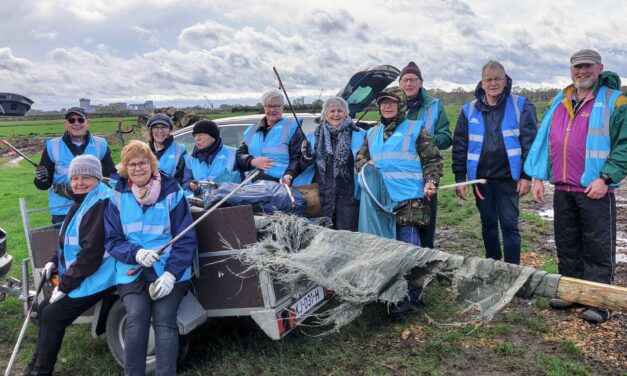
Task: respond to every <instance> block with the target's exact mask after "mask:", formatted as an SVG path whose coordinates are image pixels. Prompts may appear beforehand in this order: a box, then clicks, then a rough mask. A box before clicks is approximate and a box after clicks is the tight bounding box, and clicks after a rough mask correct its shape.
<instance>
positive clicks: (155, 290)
mask: <svg viewBox="0 0 627 376" xmlns="http://www.w3.org/2000/svg"><path fill="white" fill-rule="evenodd" d="M174 282H176V277H174V275H172V273H170V272H163V274H162V275H161V277H159V278H157V280H156V281H154V282H153V283H151V284H150V287H148V292H149V293H150V298H151V299H152V300H159V299H161V298H164V297H166V296H168V295H169V294H170V293H171V292H172V289H173V288H174Z"/></svg>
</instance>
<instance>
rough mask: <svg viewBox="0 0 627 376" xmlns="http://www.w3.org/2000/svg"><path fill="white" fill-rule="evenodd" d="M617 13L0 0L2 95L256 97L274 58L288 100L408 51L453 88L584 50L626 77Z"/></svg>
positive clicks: (565, 75)
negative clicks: (499, 66) (498, 67)
mask: <svg viewBox="0 0 627 376" xmlns="http://www.w3.org/2000/svg"><path fill="white" fill-rule="evenodd" d="M625 15H627V2H625V1H616V0H611V1H610V0H595V1H594V2H590V1H581V0H570V1H564V0H558V1H548V0H527V1H519V2H510V1H507V2H505V1H503V2H499V1H495V0H491V1H484V0H481V1H480V0H477V1H474V0H473V1H460V0H388V1H386V0H383V1H382V0H359V1H338V0H331V1H327V0H317V1H300V0H292V1H289V2H288V1H272V0H266V1H248V0H237V1H201V0H185V1H180V0H132V1H131V0H2V1H1V4H0V20H1V21H0V77H1V80H0V92H4V91H8V92H16V93H20V94H23V95H26V96H28V97H30V98H31V99H33V100H34V101H35V104H34V106H33V108H37V109H58V108H61V107H67V106H72V105H77V104H78V98H81V97H86V98H90V99H92V103H109V102H116V101H123V102H128V103H137V102H143V101H145V100H153V101H155V102H156V104H157V105H159V106H163V105H168V104H174V105H194V104H199V105H202V106H206V105H207V101H206V100H205V98H204V97H205V96H206V97H207V98H209V100H210V101H211V102H213V103H214V104H216V105H218V104H221V103H256V102H257V101H258V98H259V97H260V95H261V94H262V93H263V92H264V91H266V90H268V89H270V88H273V87H276V86H277V84H276V79H275V77H274V75H273V73H272V67H273V66H276V67H277V69H278V70H279V72H280V73H281V75H282V78H283V81H284V83H285V86H286V87H287V89H288V92H289V94H290V97H296V96H301V95H304V96H307V97H308V99H315V98H317V97H318V95H319V93H320V90H321V89H324V90H323V94H322V96H323V98H325V97H328V96H330V95H333V94H335V93H336V92H337V91H338V90H339V89H340V88H341V87H343V86H344V84H345V83H346V81H347V80H348V78H349V77H350V75H351V74H352V73H354V72H356V71H357V70H359V69H361V68H365V67H372V66H375V65H380V64H392V65H394V66H396V67H398V68H399V69H400V68H402V67H403V66H404V65H405V64H406V63H407V62H408V61H410V60H413V61H415V62H416V63H417V64H418V65H419V66H420V68H421V70H422V72H423V77H424V79H425V86H426V87H427V88H436V87H437V88H441V89H445V90H450V89H452V88H455V87H459V86H461V87H464V88H471V87H474V85H475V84H476V82H477V81H478V80H479V77H480V69H481V66H482V64H483V63H485V62H486V61H487V60H488V59H497V60H500V61H501V62H502V63H503V64H504V65H505V68H506V70H507V71H508V74H509V75H510V76H511V77H512V78H513V79H514V84H515V85H520V86H524V87H530V88H534V87H561V86H565V85H566V84H568V83H569V71H568V66H569V64H568V59H569V57H570V55H571V54H572V53H573V52H574V51H576V50H577V49H581V48H594V49H597V50H598V51H599V52H601V54H602V56H603V60H604V64H605V68H606V69H607V70H612V71H614V72H617V73H618V74H619V75H620V76H621V78H622V80H623V84H625V81H627V37H625V36H626V35H627V26H625V25H627V22H625ZM621 25H622V26H621Z"/></svg>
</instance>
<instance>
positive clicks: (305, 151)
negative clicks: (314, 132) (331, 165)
mask: <svg viewBox="0 0 627 376" xmlns="http://www.w3.org/2000/svg"><path fill="white" fill-rule="evenodd" d="M300 152H301V153H302V154H303V158H305V159H306V160H308V161H310V160H311V158H312V156H311V153H310V152H309V141H307V140H303V143H302V144H300Z"/></svg>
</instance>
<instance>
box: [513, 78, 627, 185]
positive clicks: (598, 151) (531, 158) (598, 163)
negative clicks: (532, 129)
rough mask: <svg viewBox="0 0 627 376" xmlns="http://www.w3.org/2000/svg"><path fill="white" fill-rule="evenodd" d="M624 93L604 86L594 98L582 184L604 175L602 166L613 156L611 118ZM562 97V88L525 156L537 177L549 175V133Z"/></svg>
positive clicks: (526, 163) (531, 171) (526, 164)
mask: <svg viewBox="0 0 627 376" xmlns="http://www.w3.org/2000/svg"><path fill="white" fill-rule="evenodd" d="M621 95H622V91H619V90H613V89H610V88H608V87H607V86H601V88H600V89H599V91H598V92H597V95H596V98H595V99H594V105H593V106H592V111H591V112H590V118H589V119H590V120H589V121H588V134H587V136H586V159H585V162H584V163H585V164H584V172H583V174H582V175H581V185H582V186H583V187H587V186H588V185H590V183H592V182H593V181H594V180H596V179H598V178H599V177H600V176H601V170H602V169H603V167H604V166H605V163H606V162H607V159H608V158H609V156H610V151H611V145H610V118H611V117H612V114H613V113H614V108H615V106H616V101H617V100H618V98H619V97H620V96H621ZM563 99H564V92H563V91H560V92H559V93H557V95H556V96H555V97H554V98H553V100H552V102H551V106H550V107H549V109H548V111H547V112H546V114H545V115H544V118H543V119H542V123H541V124H540V129H538V134H537V135H536V138H535V139H534V141H533V144H532V145H531V149H530V150H529V155H528V156H527V159H526V160H525V172H526V173H527V175H529V176H531V177H534V178H536V179H540V180H548V179H549V158H550V156H549V134H550V132H551V122H552V121H553V115H555V111H556V110H557V108H558V107H559V105H560V104H562V100H563ZM618 186H619V184H618V183H612V184H610V187H618Z"/></svg>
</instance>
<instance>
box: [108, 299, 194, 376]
mask: <svg viewBox="0 0 627 376" xmlns="http://www.w3.org/2000/svg"><path fill="white" fill-rule="evenodd" d="M106 333H107V344H108V345H109V351H110V352H111V355H113V358H114V359H115V361H116V362H117V363H118V364H119V365H120V367H124V337H125V334H126V309H125V308H124V304H122V300H120V299H118V300H117V301H116V302H115V303H113V306H111V309H110V310H109V314H108V315H107V332H106ZM188 349H189V336H188V335H179V351H178V357H177V365H179V366H180V365H181V364H182V363H183V360H184V358H185V356H186V355H187V351H188ZM156 363H157V358H156V356H155V332H154V330H153V329H152V326H151V327H150V332H149V334H148V351H147V352H146V373H149V372H154V371H155V369H156V366H157V364H156Z"/></svg>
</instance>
